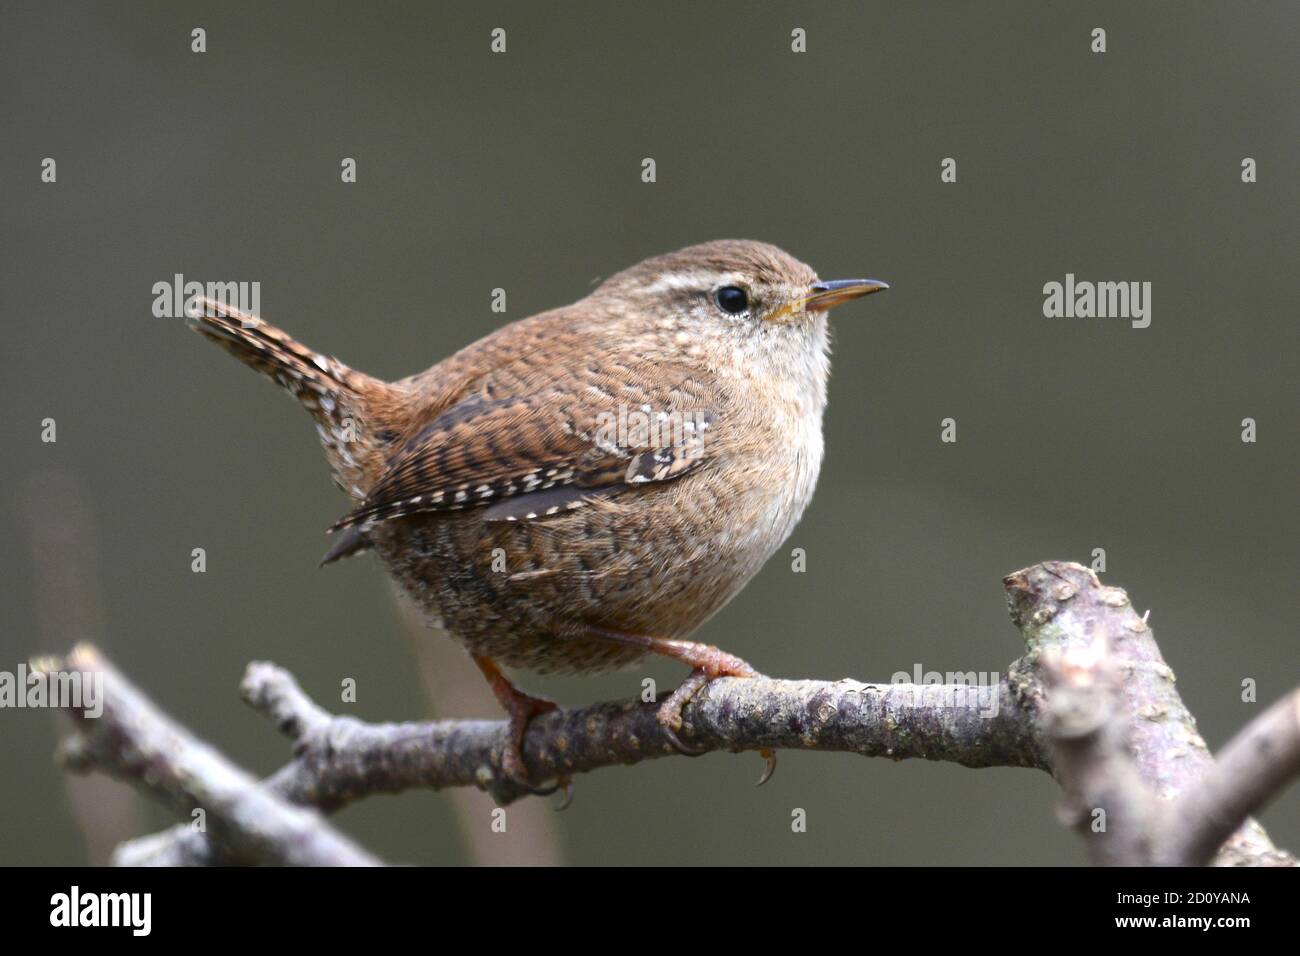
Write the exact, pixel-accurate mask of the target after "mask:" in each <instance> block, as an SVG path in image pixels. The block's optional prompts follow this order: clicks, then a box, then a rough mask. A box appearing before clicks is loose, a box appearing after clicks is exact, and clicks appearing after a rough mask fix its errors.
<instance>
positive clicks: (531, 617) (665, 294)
mask: <svg viewBox="0 0 1300 956" xmlns="http://www.w3.org/2000/svg"><path fill="white" fill-rule="evenodd" d="M885 288H888V286H886V285H885V283H883V282H878V281H876V280H874V279H848V280H839V281H834V282H825V281H822V280H819V279H818V277H817V274H816V273H815V272H814V271H813V270H812V269H811V268H809V267H808V266H806V265H804V264H803V263H802V262H800V261H798V260H797V259H794V258H793V257H791V256H790V255H788V254H787V253H785V252H783V251H782V250H780V249H778V248H776V247H775V246H771V245H767V244H766V243H761V242H749V241H739V240H729V241H720V242H710V243H704V244H702V245H697V246H690V247H688V248H685V249H682V250H679V251H678V252H673V253H669V254H667V255H663V256H657V257H654V258H651V259H647V260H645V261H644V262H640V263H638V264H637V265H635V266H632V267H631V268H630V269H627V270H625V271H623V272H620V273H618V274H617V275H614V276H612V277H611V278H609V279H607V280H605V281H604V282H603V283H601V284H600V286H599V287H598V288H596V290H595V291H593V292H592V293H591V294H590V295H588V296H587V297H586V298H584V299H582V300H580V301H578V302H576V303H574V304H572V305H569V306H565V307H564V308H560V309H554V310H552V311H549V312H543V313H541V314H539V315H535V316H532V317H531V318H527V319H522V320H520V321H518V322H514V323H511V324H510V325H507V326H505V327H504V328H501V329H498V330H497V331H496V332H493V333H492V334H491V335H488V336H487V337H486V338H483V339H480V340H479V341H478V342H475V343H474V344H472V345H470V346H468V347H466V348H464V349H462V350H461V351H459V352H457V353H456V354H455V355H453V356H451V357H450V358H448V359H445V360H444V361H442V362H440V363H438V364H437V365H435V366H433V367H432V368H430V369H429V370H428V371H425V372H421V373H419V374H418V375H413V376H411V377H410V378H405V379H402V380H400V381H396V382H385V381H381V380H379V379H377V378H372V377H371V376H369V375H366V374H364V373H362V372H358V371H355V370H353V369H351V368H349V367H348V366H346V365H344V364H343V363H341V362H339V361H337V360H336V359H333V358H330V357H327V356H324V355H321V354H320V353H318V352H314V351H312V350H311V349H309V348H307V347H306V346H304V345H302V344H300V343H299V342H297V341H295V340H294V339H292V338H290V337H289V336H288V335H286V334H285V333H283V332H281V331H280V330H279V329H276V328H274V327H273V326H271V325H268V324H267V323H266V322H263V321H261V320H260V319H258V318H254V317H252V316H248V315H245V314H243V313H240V312H238V311H237V310H235V309H232V308H229V307H227V306H225V305H223V304H221V303H218V302H215V301H212V300H202V303H201V305H202V307H201V309H200V310H196V311H193V312H192V313H191V324H192V325H193V326H194V328H196V329H197V330H198V331H199V332H201V333H203V334H204V335H205V336H207V337H208V338H211V339H213V340H214V341H216V342H218V343H220V344H221V345H222V346H224V347H225V348H226V349H227V350H228V351H230V352H231V353H233V354H234V355H235V356H236V357H237V358H238V359H240V360H241V361H242V362H244V363H245V364H247V365H250V366H252V367H253V368H255V369H257V370H258V371H261V372H263V373H264V374H266V375H268V376H270V377H271V378H272V379H274V380H275V381H276V382H278V383H279V384H280V385H282V386H284V387H285V388H286V389H288V390H289V391H290V392H292V393H293V394H294V395H295V396H296V397H297V398H298V400H299V401H300V402H302V404H303V405H304V406H306V408H307V410H308V411H309V412H310V413H311V415H312V417H313V418H314V419H315V420H316V430H317V431H318V432H319V434H320V439H321V443H322V444H323V445H324V447H325V454H326V457H327V458H328V459H329V464H330V468H331V469H332V471H333V474H334V480H335V482H336V483H337V484H338V486H339V487H340V488H342V489H343V490H344V491H345V492H347V493H348V494H349V495H351V496H352V497H353V498H354V499H355V500H356V501H357V502H358V505H357V507H356V508H355V510H353V511H352V512H351V513H350V514H348V515H347V516H346V517H344V518H343V519H342V520H340V521H339V522H337V523H336V524H335V525H334V526H333V528H332V529H331V530H332V531H334V532H337V533H338V535H339V536H338V539H337V541H336V543H335V544H334V546H333V547H332V548H331V549H330V550H329V552H328V553H327V554H326V555H325V558H324V560H323V561H322V564H328V563H329V562H331V561H335V560H337V559H338V558H341V557H344V556H346V555H350V554H355V553H358V552H361V551H364V550H372V551H374V552H375V553H376V554H377V555H378V556H379V557H380V559H381V560H383V562H384V563H385V564H386V565H387V566H388V570H389V572H390V573H391V574H392V575H393V576H394V577H395V578H396V579H397V580H398V581H399V582H400V583H401V585H402V587H403V588H404V589H405V591H406V592H407V594H409V595H410V596H411V597H412V598H413V599H414V601H415V602H416V604H417V605H418V606H419V607H421V608H422V609H423V610H424V612H425V613H426V615H427V617H428V620H429V623H430V625H431V626H435V627H442V628H444V629H446V630H447V631H448V632H449V633H450V634H452V635H453V636H454V637H455V638H456V639H457V640H459V641H460V642H461V643H462V644H463V645H464V646H465V648H466V649H467V650H468V651H469V653H470V655H471V656H472V657H473V659H474V661H475V662H476V663H477V664H478V666H479V668H480V669H481V670H482V671H483V673H484V675H485V676H486V677H487V679H488V682H489V684H490V685H491V687H492V690H493V692H494V693H495V695H496V697H497V699H498V700H499V701H500V703H501V705H502V706H503V707H504V708H505V710H506V712H507V713H508V714H509V718H510V731H511V732H510V734H509V737H508V744H507V746H506V747H505V748H504V752H503V754H502V768H503V769H504V771H505V772H506V773H507V774H509V775H510V776H511V777H513V778H515V779H516V780H518V781H519V782H521V783H523V784H525V785H527V786H529V787H530V788H531V789H535V790H538V791H539V792H542V791H541V790H540V788H537V787H535V786H533V785H532V784H530V783H529V782H528V772H527V768H526V767H525V764H524V760H523V756H522V742H523V737H524V732H525V730H526V729H527V725H528V721H529V720H530V719H531V718H532V717H533V716H536V715H537V714H540V713H544V712H546V711H548V710H552V709H554V708H555V704H554V703H552V702H551V701H548V700H545V699H543V698H538V697H534V696H530V695H528V694H526V693H524V692H522V691H520V690H518V689H517V688H516V687H515V686H514V685H513V684H512V683H511V682H510V681H509V680H508V679H507V678H506V676H505V675H504V674H503V673H502V672H501V670H500V665H507V666H510V667H521V668H528V669H531V670H535V671H538V672H541V673H547V672H560V673H590V672H598V671H604V670H611V669H616V668H621V667H625V666H627V665H630V664H633V663H635V662H636V661H638V660H640V659H641V658H642V657H644V656H645V655H646V654H647V653H651V652H652V653H657V654H663V655H666V656H668V657H671V658H675V659H676V660H679V661H682V662H683V663H685V664H687V665H689V666H690V667H691V668H692V672H691V675H690V676H689V677H688V678H687V680H686V681H685V683H683V684H682V686H681V687H679V688H678V689H677V690H676V691H674V692H673V693H672V694H671V695H670V696H669V697H668V698H666V699H665V700H664V701H663V703H662V704H661V706H660V710H659V719H660V722H661V724H662V725H663V727H664V728H665V730H666V731H667V734H668V737H669V739H670V740H672V741H673V742H674V743H675V744H676V745H677V746H679V747H680V748H681V749H683V750H686V751H688V752H689V748H686V747H685V745H683V744H682V743H681V742H680V740H678V738H677V737H676V735H675V731H676V730H678V729H680V727H681V710H682V707H683V706H684V705H685V704H686V702H687V701H688V700H689V699H690V698H691V696H692V695H693V694H694V693H696V692H697V691H698V690H699V689H700V688H701V687H702V686H704V684H705V683H707V682H708V681H709V680H710V679H712V678H714V677H718V676H723V675H729V676H740V677H747V676H754V675H756V674H757V672H756V671H755V670H754V669H753V668H752V667H750V666H749V665H748V664H747V663H745V662H744V661H743V660H741V659H740V658H738V657H735V656H733V655H731V654H728V653H726V652H724V651H721V650H719V649H718V648H716V647H712V646H709V645H706V644H700V643H695V642H693V641H691V640H689V639H688V638H689V637H690V635H691V634H692V632H694V631H695V630H696V628H698V627H699V626H700V625H701V624H702V623H703V622H704V621H705V620H707V619H708V618H709V617H710V616H711V615H712V614H713V613H714V612H716V611H717V610H718V609H719V608H721V607H722V606H723V605H724V604H726V603H727V602H728V601H729V600H731V598H733V597H734V596H735V595H736V593H737V592H738V591H740V589H741V588H742V587H743V586H744V585H745V583H746V582H747V581H748V580H749V579H750V578H751V577H753V576H754V574H755V573H756V572H757V571H758V569H759V568H760V567H761V566H762V565H763V563H764V562H765V561H766V560H767V559H768V558H769V557H771V555H772V554H773V553H774V552H775V551H776V549H777V548H778V547H780V545H781V543H782V542H783V541H785V539H786V538H787V536H788V535H789V534H790V532H791V530H792V529H793V528H794V526H795V524H796V523H797V522H798V521H799V518H800V516H801V515H802V514H803V511H804V508H805V507H807V505H808V502H809V500H810V499H811V498H812V494H813V487H814V485H815V484H816V482H817V473H818V471H819V469H820V467H821V461H822V411H823V409H824V408H825V405H826V380H827V374H828V371H829V361H828V337H827V325H826V311H827V310H828V309H829V308H831V307H832V306H834V305H838V304H840V303H842V302H846V301H848V300H850V299H855V298H858V297H859V296H864V295H867V294H869V293H872V292H876V291H878V290H880V289H885ZM768 757H769V770H770V767H771V761H772V755H770V754H769V755H768ZM765 778H766V775H765ZM562 782H563V783H564V784H565V785H566V787H567V781H562ZM551 789H554V788H553V787H552V788H551Z"/></svg>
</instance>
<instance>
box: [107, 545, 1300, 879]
mask: <svg viewBox="0 0 1300 956" xmlns="http://www.w3.org/2000/svg"><path fill="white" fill-rule="evenodd" d="M1004 583H1005V584H1006V587H1007V594H1008V601H1009V608H1010V611H1011V616H1012V620H1013V621H1014V622H1015V623H1016V624H1017V626H1019V627H1020V629H1021V631H1022V633H1023V635H1024V638H1025V642H1026V647H1027V653H1026V654H1025V656H1024V657H1023V658H1021V659H1020V660H1018V661H1016V662H1015V663H1014V664H1013V665H1012V667H1011V669H1010V672H1009V677H1008V678H1007V679H1006V680H1004V681H1002V682H1000V683H999V684H997V685H994V686H983V687H980V686H971V685H961V684H958V685H925V686H920V685H913V684H863V683H860V682H857V681H852V680H840V681H834V682H831V681H815V680H804V681H792V680H777V679H772V678H766V677H760V678H752V679H739V678H726V679H719V680H715V681H713V682H711V683H710V684H709V685H708V686H707V687H706V688H705V689H704V690H703V691H701V692H700V693H699V694H698V695H697V696H696V697H695V698H693V699H692V700H691V701H690V702H689V703H688V704H687V706H686V708H685V710H684V712H683V720H684V726H683V729H682V731H681V733H680V736H682V737H683V738H684V739H685V740H686V741H687V742H688V743H689V744H690V745H691V746H692V747H695V748H699V749H701V750H706V751H733V752H735V751H743V750H760V749H765V748H779V749H802V750H826V751H843V752H851V753H858V754H861V755H863V756H885V757H890V758H893V759H896V760H901V759H904V758H908V757H920V758H925V759H930V760H946V761H951V762H956V763H960V764H963V765H965V766H969V767H989V766H1014V767H1037V768H1040V769H1045V770H1049V771H1050V772H1052V773H1053V774H1054V775H1055V776H1056V777H1057V778H1058V780H1060V782H1061V784H1062V788H1063V790H1064V791H1065V795H1066V800H1065V812H1066V816H1067V818H1068V820H1069V821H1070V822H1072V823H1074V824H1076V826H1080V825H1082V826H1080V830H1081V832H1085V833H1090V831H1091V825H1090V824H1091V820H1093V819H1094V818H1095V815H1094V814H1093V813H1092V812H1091V811H1094V810H1096V809H1098V808H1100V809H1104V810H1106V811H1107V818H1106V827H1105V829H1104V830H1103V831H1102V832H1101V833H1100V834H1098V835H1097V837H1098V838H1097V839H1090V842H1089V851H1090V853H1091V855H1092V857H1093V859H1094V860H1095V861H1096V862H1100V863H1125V862H1127V863H1133V862H1144V863H1168V862H1181V863H1203V862H1206V861H1208V860H1209V859H1211V857H1212V856H1213V855H1214V852H1215V850H1216V849H1218V850H1219V853H1218V856H1217V857H1216V858H1215V859H1216V861H1217V862H1219V863H1251V864H1256V865H1258V864H1294V863H1295V860H1294V858H1293V857H1291V856H1290V855H1289V854H1286V853H1284V852H1282V851H1279V850H1277V849H1276V848H1275V847H1274V846H1273V845H1272V843H1271V842H1269V840H1268V837H1267V835H1266V834H1265V833H1264V831H1263V830H1262V828H1260V827H1259V825H1258V824H1256V823H1255V822H1254V821H1252V820H1248V819H1246V815H1247V814H1248V813H1250V812H1251V811H1252V810H1254V809H1256V808H1257V807H1258V806H1260V805H1261V804H1262V803H1263V802H1264V801H1265V800H1267V799H1268V798H1269V797H1270V796H1271V795H1273V794H1275V793H1276V792H1277V791H1278V790H1280V789H1281V787H1283V786H1284V785H1285V784H1286V782H1287V781H1288V780H1289V779H1290V778H1291V777H1293V776H1294V775H1295V774H1296V772H1297V766H1296V765H1297V762H1298V761H1300V757H1298V756H1297V754H1298V753H1300V729H1297V719H1296V705H1295V701H1294V700H1293V701H1292V704H1291V709H1290V710H1287V709H1286V708H1285V707H1281V706H1279V707H1277V708H1274V710H1272V711H1270V712H1269V714H1268V715H1265V717H1264V718H1261V720H1260V721H1257V722H1256V723H1257V724H1258V725H1259V726H1257V727H1256V726H1255V725H1252V728H1251V729H1249V730H1248V731H1247V732H1246V733H1244V734H1243V735H1242V736H1241V737H1240V738H1238V740H1237V741H1234V742H1233V744H1231V745H1230V746H1229V747H1228V748H1227V750H1225V764H1224V766H1223V767H1222V768H1220V769H1218V770H1216V769H1215V765H1214V762H1213V760H1212V758H1211V757H1210V755H1209V751H1208V748H1207V747H1206V746H1205V743H1204V741H1203V740H1202V739H1201V738H1200V736H1199V735H1198V734H1197V733H1196V730H1195V722H1194V721H1193V720H1192V717H1191V715H1190V713H1188V711H1187V709H1186V707H1185V706H1184V705H1183V703H1182V701H1181V700H1180V699H1179V697H1178V694H1177V692H1176V691H1175V690H1174V688H1173V673H1172V672H1171V671H1170V670H1169V668H1168V666H1167V665H1165V663H1164V661H1163V660H1162V659H1161V657H1160V652H1159V649H1158V648H1157V647H1156V644H1155V641H1154V638H1153V637H1152V635H1151V631H1150V629H1149V628H1148V627H1147V623H1146V619H1145V617H1142V618H1139V617H1138V616H1137V615H1136V613H1134V611H1133V609H1132V607H1131V606H1130V605H1129V601H1128V597H1127V595H1126V594H1124V592H1123V591H1121V590H1119V589H1117V588H1107V587H1104V586H1102V584H1101V583H1100V581H1098V580H1097V577H1096V575H1095V574H1093V573H1092V572H1091V571H1089V570H1088V569H1086V568H1083V567H1081V566H1079V565H1077V564H1067V563H1062V562H1049V563H1047V564H1042V565H1035V566H1034V567H1031V568H1026V569H1025V570H1023V571H1019V572H1016V573H1015V574H1013V575H1011V576H1009V577H1008V578H1006V579H1005V582H1004ZM242 690H243V695H244V697H245V699H246V700H247V701H248V702H249V703H250V705H252V706H253V707H254V708H256V709H257V710H259V711H260V712H262V713H263V714H265V715H267V716H268V717H270V718H271V719H272V720H274V721H275V723H276V724H277V726H279V727H280V728H281V730H282V731H283V732H285V733H286V734H287V735H288V736H289V737H290V738H291V739H292V740H293V741H294V746H293V758H292V760H290V762H289V763H287V764H286V765H285V766H283V767H282V768H281V769H280V770H278V771H276V772H275V773H274V774H272V775H271V776H270V777H268V778H267V779H266V780H265V781H263V785H262V786H261V787H260V788H258V789H259V790H262V791H264V792H265V793H268V794H271V795H273V796H274V798H275V799H277V800H278V801H280V802H281V803H282V804H283V803H288V804H302V805H310V806H314V807H317V808H319V809H321V810H324V811H326V812H329V811H333V810H335V809H338V808H339V807H341V806H344V805H345V804H347V803H349V802H351V801H354V800H357V799H359V798H362V797H365V796H367V795H369V794H373V793H396V792H399V791H402V790H407V789H411V788H428V789H441V788H444V787H454V786H475V787H478V788H480V789H482V790H486V791H487V792H489V793H490V794H492V795H493V797H494V798H495V799H496V800H497V801H498V802H499V803H501V804H503V805H504V804H507V803H509V802H510V801H512V800H515V799H517V798H518V797H520V796H522V795H524V792H525V791H523V790H522V789H521V788H520V787H519V786H518V784H516V783H515V782H514V781H512V780H511V779H509V778H508V777H505V776H504V775H503V774H502V773H501V770H500V761H501V752H502V746H503V744H504V742H505V739H506V726H505V723H504V722H502V721H472V720H459V721H433V722H418V723H397V724H367V723H364V722H362V721H359V720H357V719H355V718H352V717H348V716H332V715H330V714H328V713H327V712H326V711H324V710H323V709H322V708H320V707H319V706H318V705H317V704H316V703H314V702H313V701H312V700H311V699H310V698H309V697H307V695H306V694H305V693H303V691H302V689H301V688H300V687H299V686H298V684H297V682H296V681H295V680H294V679H293V677H292V676H291V675H290V674H289V673H288V672H287V671H285V670H283V669H281V668H279V667H277V666H275V665H273V664H268V663H253V664H250V665H249V667H248V670H247V673H246V674H245V678H244V681H243V685H242ZM1297 699H1300V698H1297ZM655 712H656V705H655V704H653V703H642V702H637V701H625V702H615V703H603V704H595V705H593V706H590V707H585V708H581V709H578V710H567V711H555V712H552V713H548V714H545V715H543V716H541V717H538V718H536V719H534V720H533V721H532V722H531V723H530V725H529V728H528V733H527V735H526V737H525V740H524V757H525V762H526V763H527V765H528V767H529V769H530V771H531V772H532V774H533V776H534V778H535V779H539V780H540V779H549V778H552V777H555V776H558V775H561V774H563V775H568V776H572V775H574V774H579V773H585V772H589V771H592V770H596V769H599V768H601V767H608V766H612V765H615V764H631V763H637V762H640V761H643V760H650V759H654V758H658V757H663V756H670V755H672V754H674V753H676V751H675V750H674V749H673V747H672V746H671V744H670V743H669V741H668V740H667V739H666V738H665V736H664V734H663V731H662V729H661V727H660V725H659V723H658V721H657V720H656V718H655ZM1265 758H1267V760H1271V762H1272V764H1273V766H1271V767H1266V768H1265V767H1260V766H1258V765H1259V763H1260V762H1261V761H1265ZM1178 820H1181V821H1183V823H1182V824H1179V823H1178V822H1177V821H1178ZM1180 825H1181V826H1182V829H1183V832H1182V834H1181V836H1178V837H1176V836H1175V833H1177V832H1178V827H1179V826H1180ZM227 829H228V828H223V830H222V832H221V833H217V832H213V833H211V834H203V833H198V832H195V831H194V830H193V829H191V828H188V827H175V828H173V829H172V830H169V831H166V832H165V833H162V834H158V835H155V836H153V837H149V838H145V839H143V840H136V841H133V842H132V843H128V844H123V846H122V847H120V848H119V851H118V854H117V861H118V862H122V863H139V862H150V863H165V864H194V863H199V864H202V863H213V862H225V861H227V860H229V858H230V856H231V854H232V846H233V850H234V851H237V850H238V849H239V843H238V840H239V838H238V837H237V836H236V837H233V838H232V839H233V841H234V842H233V843H232V844H231V845H227V843H226V839H227V836H228V834H227V832H226V831H227ZM1234 831H1235V832H1234ZM1223 837H1229V838H1228V841H1227V843H1226V844H1225V845H1224V846H1223V847H1222V849H1219V847H1218V843H1219V842H1222V839H1221V838H1223ZM1180 840H1181V841H1182V842H1181V844H1180V842H1179V841H1180ZM1207 846H1208V850H1207V849H1206V847H1207Z"/></svg>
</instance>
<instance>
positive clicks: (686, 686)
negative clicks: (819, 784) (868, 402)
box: [590, 627, 776, 787]
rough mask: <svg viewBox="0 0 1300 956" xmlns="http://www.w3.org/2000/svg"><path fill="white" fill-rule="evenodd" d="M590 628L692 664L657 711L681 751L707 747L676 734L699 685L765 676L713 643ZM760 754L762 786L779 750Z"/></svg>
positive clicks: (693, 753) (692, 754) (695, 753)
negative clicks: (763, 762) (721, 678)
mask: <svg viewBox="0 0 1300 956" xmlns="http://www.w3.org/2000/svg"><path fill="white" fill-rule="evenodd" d="M590 631H591V633H593V634H594V635H595V636H597V637H602V638H605V639H606V640H611V641H617V642H618V643H620V644H627V645H630V646H632V647H643V648H645V649H646V650H648V651H651V652H653V653H655V654H662V655H663V656H664V657H671V658H672V659H673V660H676V661H681V662H682V663H683V664H688V665H690V667H691V672H690V674H689V675H687V678H686V680H684V681H682V683H681V685H680V686H679V687H678V688H677V689H676V690H674V691H673V692H672V693H671V694H669V695H668V696H667V697H666V698H664V701H663V703H662V704H660V705H659V711H658V713H657V714H656V717H657V718H658V720H659V726H661V727H662V728H663V731H664V735H665V736H666V737H667V738H668V740H669V742H670V743H671V744H672V745H673V746H674V747H675V748H677V750H678V751H679V752H681V753H683V754H686V755H687V756H690V757H696V756H699V755H700V754H702V753H704V751H702V750H698V749H696V748H694V747H690V746H688V745H686V744H685V743H683V742H682V740H681V738H680V737H678V736H677V731H679V730H681V729H682V710H683V709H684V708H685V707H686V705H687V704H688V703H689V702H690V700H691V698H693V697H694V696H695V695H696V694H698V693H699V692H700V688H702V687H704V686H705V685H706V684H708V683H709V681H711V680H713V679H714V678H715V677H762V676H763V675H762V674H760V673H759V672H758V671H756V670H754V668H752V667H751V666H750V665H749V664H748V663H746V662H745V661H743V660H741V659H740V658H739V657H737V656H736V655H735V654H728V653H727V652H726V651H724V650H722V649H721V648H717V647H714V646H713V645H712V644H700V643H698V642H696V641H683V640H678V639H676V638H668V637H648V636H646V635H644V634H627V633H625V632H623V631H615V630H611V629H609V628H603V627H593V628H590ZM759 754H761V755H762V756H763V758H764V759H765V760H766V761H767V765H766V767H764V769H763V775H762V776H761V777H760V778H759V781H758V785H759V786H760V787H761V786H762V785H763V784H765V783H767V781H768V780H770V779H771V777H772V774H773V773H774V772H775V771H776V751H775V750H772V749H771V748H768V747H764V748H763V749H762V750H760V751H759Z"/></svg>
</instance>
